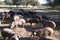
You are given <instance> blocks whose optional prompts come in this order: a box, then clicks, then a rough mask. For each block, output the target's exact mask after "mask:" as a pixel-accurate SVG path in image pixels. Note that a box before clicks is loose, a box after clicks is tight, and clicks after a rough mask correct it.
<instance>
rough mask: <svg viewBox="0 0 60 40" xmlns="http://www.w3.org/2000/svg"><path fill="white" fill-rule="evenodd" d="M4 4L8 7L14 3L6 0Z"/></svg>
mask: <svg viewBox="0 0 60 40" xmlns="http://www.w3.org/2000/svg"><path fill="white" fill-rule="evenodd" d="M4 2H5V3H6V4H7V5H11V4H12V3H13V1H12V0H5V1H4Z"/></svg>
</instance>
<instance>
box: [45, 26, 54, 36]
mask: <svg viewBox="0 0 60 40" xmlns="http://www.w3.org/2000/svg"><path fill="white" fill-rule="evenodd" d="M44 30H48V31H49V32H51V35H52V34H53V32H54V31H53V29H52V28H50V27H45V29H44Z"/></svg>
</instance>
